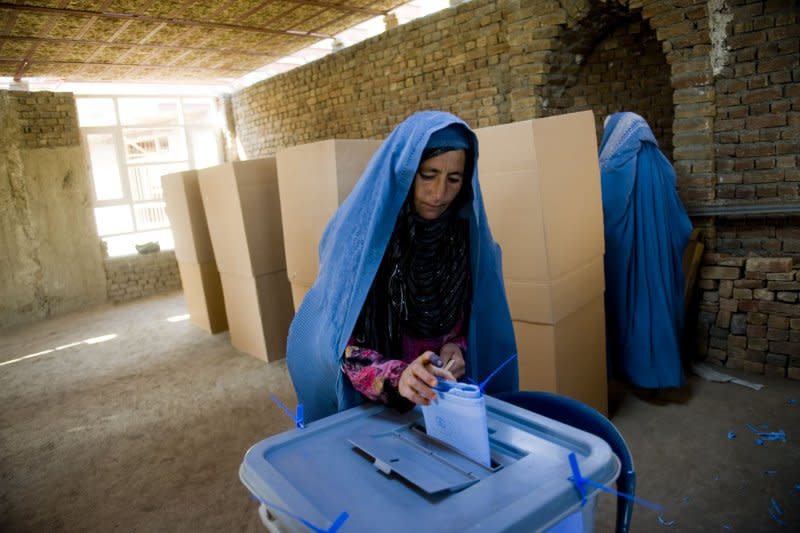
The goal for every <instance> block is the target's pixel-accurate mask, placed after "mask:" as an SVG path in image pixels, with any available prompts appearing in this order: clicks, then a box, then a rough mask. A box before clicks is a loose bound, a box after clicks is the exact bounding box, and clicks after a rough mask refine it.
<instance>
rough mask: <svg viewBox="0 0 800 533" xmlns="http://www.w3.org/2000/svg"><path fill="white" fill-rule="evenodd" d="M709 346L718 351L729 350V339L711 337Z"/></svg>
mask: <svg viewBox="0 0 800 533" xmlns="http://www.w3.org/2000/svg"><path fill="white" fill-rule="evenodd" d="M708 345H709V346H710V347H711V348H716V349H718V350H727V349H728V339H720V338H719V337H711V338H710V339H709V340H708Z"/></svg>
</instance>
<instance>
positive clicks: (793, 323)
mask: <svg viewBox="0 0 800 533" xmlns="http://www.w3.org/2000/svg"><path fill="white" fill-rule="evenodd" d="M789 327H790V328H792V329H800V318H791V319H789Z"/></svg>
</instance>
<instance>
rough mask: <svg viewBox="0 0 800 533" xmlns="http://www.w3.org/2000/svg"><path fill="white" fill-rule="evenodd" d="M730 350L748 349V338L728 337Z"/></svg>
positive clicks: (741, 336)
mask: <svg viewBox="0 0 800 533" xmlns="http://www.w3.org/2000/svg"><path fill="white" fill-rule="evenodd" d="M728 348H747V337H745V336H743V335H728Z"/></svg>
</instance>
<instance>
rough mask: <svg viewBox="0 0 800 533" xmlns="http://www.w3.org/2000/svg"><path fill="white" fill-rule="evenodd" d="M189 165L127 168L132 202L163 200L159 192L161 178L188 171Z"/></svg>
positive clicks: (183, 163)
mask: <svg viewBox="0 0 800 533" xmlns="http://www.w3.org/2000/svg"><path fill="white" fill-rule="evenodd" d="M188 169H189V163H188V162H185V161H184V162H182V163H171V164H167V165H142V166H135V167H134V166H131V167H128V176H129V177H130V179H131V195H132V196H133V201H134V202H141V201H142V200H163V199H164V193H163V191H162V190H161V176H163V175H164V174H172V173H173V172H180V171H182V170H188Z"/></svg>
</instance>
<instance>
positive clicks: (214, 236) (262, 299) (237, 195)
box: [198, 158, 293, 361]
mask: <svg viewBox="0 0 800 533" xmlns="http://www.w3.org/2000/svg"><path fill="white" fill-rule="evenodd" d="M198 177H199V182H200V191H201V193H202V201H203V207H204V208H205V212H206V217H207V219H208V229H209V234H210V236H211V244H212V245H213V249H214V257H215V258H216V262H217V267H218V268H219V272H220V281H221V283H222V292H223V294H224V297H225V307H226V309H227V310H228V326H229V328H230V335H231V344H233V346H234V347H235V348H236V349H238V350H240V351H242V352H244V353H247V354H250V355H253V356H255V357H258V358H260V359H264V360H267V361H274V360H276V359H282V358H284V357H285V356H286V336H287V334H288V331H289V323H290V322H291V320H292V316H293V311H292V306H291V292H290V289H289V281H288V279H287V277H286V261H285V258H284V250H283V231H282V229H281V206H280V200H279V198H278V179H277V173H276V168H275V158H266V159H255V160H252V161H235V162H232V163H225V164H223V165H218V166H215V167H209V168H204V169H201V170H199V171H198Z"/></svg>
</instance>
